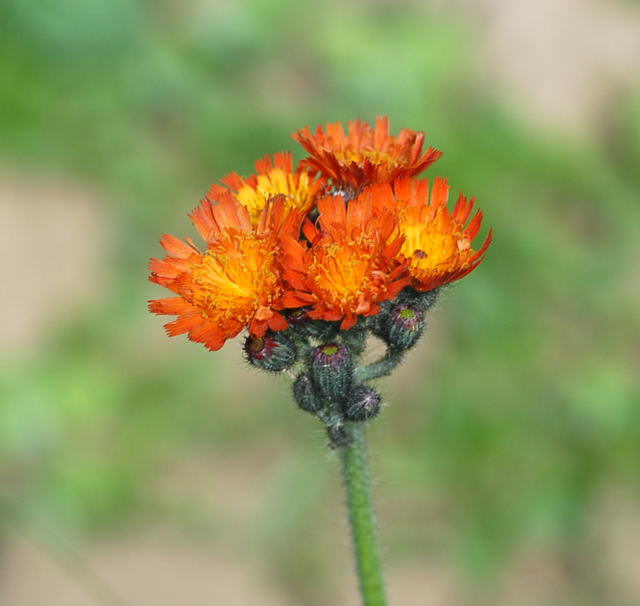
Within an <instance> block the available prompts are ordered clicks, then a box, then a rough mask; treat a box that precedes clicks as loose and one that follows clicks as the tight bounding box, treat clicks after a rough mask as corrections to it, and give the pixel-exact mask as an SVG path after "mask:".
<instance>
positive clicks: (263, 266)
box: [149, 192, 301, 350]
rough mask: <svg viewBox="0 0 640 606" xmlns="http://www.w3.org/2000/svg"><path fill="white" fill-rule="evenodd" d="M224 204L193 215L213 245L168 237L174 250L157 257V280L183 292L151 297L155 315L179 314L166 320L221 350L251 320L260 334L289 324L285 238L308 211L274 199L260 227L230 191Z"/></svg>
mask: <svg viewBox="0 0 640 606" xmlns="http://www.w3.org/2000/svg"><path fill="white" fill-rule="evenodd" d="M219 198H220V200H219V202H218V204H216V205H214V204H212V203H211V202H210V201H208V200H204V201H203V202H202V204H201V205H200V206H199V207H198V208H197V209H196V210H195V211H194V212H193V213H192V215H191V217H192V219H193V222H194V225H195V226H196V228H197V229H198V231H199V232H200V235H201V236H202V237H203V239H204V240H205V241H206V243H207V248H206V250H205V251H204V252H201V251H200V250H199V249H198V248H197V247H196V246H195V245H194V244H193V242H192V241H191V240H187V242H186V243H185V242H182V241H181V240H179V239H178V238H175V237H174V236H170V235H165V236H163V238H162V240H161V241H160V243H161V245H162V246H163V248H164V249H165V250H166V251H167V256H166V257H165V258H164V259H162V260H160V259H152V260H151V264H150V269H151V276H150V280H151V281H152V282H155V283H157V284H160V285H162V286H165V287H166V288H168V289H169V290H171V291H173V292H174V293H175V294H176V295H177V296H175V297H170V298H166V299H158V300H154V301H150V304H149V309H150V310H151V311H152V312H153V313H157V314H166V315H176V316H178V317H177V319H176V320H174V321H172V322H169V323H168V324H166V325H165V328H166V331H167V334H169V335H170V336H174V335H179V334H183V333H187V334H188V336H189V338H190V339H191V340H192V341H197V342H200V343H203V344H204V345H205V346H206V347H208V348H209V349H211V350H217V349H220V348H221V347H222V345H224V343H225V341H226V340H227V339H230V338H232V337H235V336H236V335H237V334H238V333H239V332H240V331H241V330H242V329H243V328H244V327H245V326H246V327H248V329H249V333H250V334H251V335H253V336H256V337H261V336H263V335H264V334H265V332H266V330H267V328H270V329H272V330H282V329H284V328H286V327H287V325H288V324H287V321H286V320H285V318H284V317H283V316H282V315H281V314H280V313H279V311H278V310H280V309H282V305H281V298H282V294H283V289H282V285H281V268H280V265H279V262H278V252H279V244H278V242H279V237H280V235H281V234H283V233H292V234H295V233H297V230H298V228H299V223H300V218H301V215H300V214H298V213H287V212H286V210H285V207H284V202H283V201H282V200H276V201H273V202H270V203H268V204H267V205H266V206H265V208H264V209H263V211H262V213H261V215H260V217H259V219H258V222H257V225H254V223H253V222H252V220H251V218H250V215H249V211H248V210H247V208H246V207H244V206H242V205H241V204H240V203H239V202H238V201H237V200H236V199H235V198H234V197H233V196H232V195H231V194H230V193H229V192H227V193H226V195H224V196H219Z"/></svg>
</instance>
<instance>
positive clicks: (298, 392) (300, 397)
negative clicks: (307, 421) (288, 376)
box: [293, 373, 324, 413]
mask: <svg viewBox="0 0 640 606" xmlns="http://www.w3.org/2000/svg"><path fill="white" fill-rule="evenodd" d="M293 397H294V399H295V401H296V403H297V404H298V406H299V407H300V408H302V410H306V411H307V412H311V413H315V412H318V411H319V410H320V409H321V408H322V407H323V406H324V402H323V401H322V400H321V399H320V398H318V395H317V394H316V390H315V388H314V386H313V381H311V378H310V377H309V375H307V374H305V373H301V374H299V375H298V377H297V378H296V380H295V381H294V383H293Z"/></svg>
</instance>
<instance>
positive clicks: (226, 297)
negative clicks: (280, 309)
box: [191, 234, 280, 321]
mask: <svg viewBox="0 0 640 606" xmlns="http://www.w3.org/2000/svg"><path fill="white" fill-rule="evenodd" d="M191 278H192V281H193V285H194V288H193V303H194V305H196V306H198V307H200V308H201V309H202V310H203V311H204V312H205V313H206V314H208V315H209V316H218V317H219V316H222V317H225V318H230V317H237V318H238V319H239V320H242V321H246V320H247V319H249V318H250V317H252V315H253V314H254V313H255V311H256V310H257V309H258V308H259V307H261V306H269V305H270V303H271V302H272V301H273V300H274V299H275V298H276V297H277V296H278V295H279V294H280V287H279V274H278V271H277V268H276V265H275V250H274V248H273V247H272V245H271V242H269V241H267V240H265V239H264V238H260V237H259V236H256V235H255V234H242V235H236V236H233V237H229V239H227V240H224V241H221V242H219V243H217V244H216V245H215V247H214V248H211V249H209V250H208V251H207V252H206V253H205V255H204V257H203V259H202V262H201V263H200V264H199V265H197V266H196V267H195V268H194V269H193V270H192V272H191Z"/></svg>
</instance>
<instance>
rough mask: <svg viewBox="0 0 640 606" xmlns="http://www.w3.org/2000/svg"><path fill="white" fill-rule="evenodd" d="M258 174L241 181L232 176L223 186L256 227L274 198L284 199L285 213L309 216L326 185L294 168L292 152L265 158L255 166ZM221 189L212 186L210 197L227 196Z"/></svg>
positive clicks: (212, 198)
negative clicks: (269, 202) (246, 211)
mask: <svg viewBox="0 0 640 606" xmlns="http://www.w3.org/2000/svg"><path fill="white" fill-rule="evenodd" d="M255 169H256V174H254V175H251V176H249V177H241V176H240V175H239V174H238V173H235V172H233V173H229V174H228V175H227V176H226V177H224V178H223V179H222V183H224V185H226V186H227V187H229V188H230V189H231V190H232V191H233V193H234V194H235V196H236V198H237V199H238V201H239V202H240V204H242V205H243V206H245V207H246V208H247V210H248V211H249V215H250V216H251V219H252V221H253V222H254V223H256V222H257V221H258V220H259V219H260V215H261V213H262V211H263V210H264V207H265V206H266V205H267V202H268V201H269V200H271V199H273V198H276V197H281V198H282V200H283V201H284V206H285V209H286V210H294V209H295V210H296V211H302V212H307V211H309V210H310V208H311V206H313V203H314V200H315V198H316V196H317V194H318V192H319V191H320V190H321V188H322V186H323V181H322V180H320V179H314V178H313V177H312V176H311V175H309V173H308V172H306V171H305V170H304V169H303V168H300V167H298V168H297V169H296V170H294V168H293V157H292V155H291V153H290V152H280V153H277V154H274V155H273V158H272V157H271V156H265V157H264V158H261V159H260V160H258V161H257V162H256V163H255ZM228 191H229V190H228V189H227V188H226V187H223V186H221V185H212V186H211V189H210V190H209V193H208V194H207V197H208V198H209V199H211V200H217V199H218V198H220V197H223V198H224V196H225V195H226V194H227V193H228Z"/></svg>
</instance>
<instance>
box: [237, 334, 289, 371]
mask: <svg viewBox="0 0 640 606" xmlns="http://www.w3.org/2000/svg"><path fill="white" fill-rule="evenodd" d="M244 351H245V354H246V356H247V360H248V361H249V363H250V364H252V365H253V366H256V367H257V368H260V369H262V370H266V371H267V372H280V371H281V370H286V369H287V368H290V367H291V366H293V364H294V363H295V361H296V359H297V357H298V352H297V350H296V348H295V345H294V344H293V343H292V342H291V341H290V340H289V339H288V338H287V337H285V336H284V335H283V334H282V333H280V332H268V333H266V334H265V335H264V337H252V336H249V337H247V340H246V341H245V343H244Z"/></svg>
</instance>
